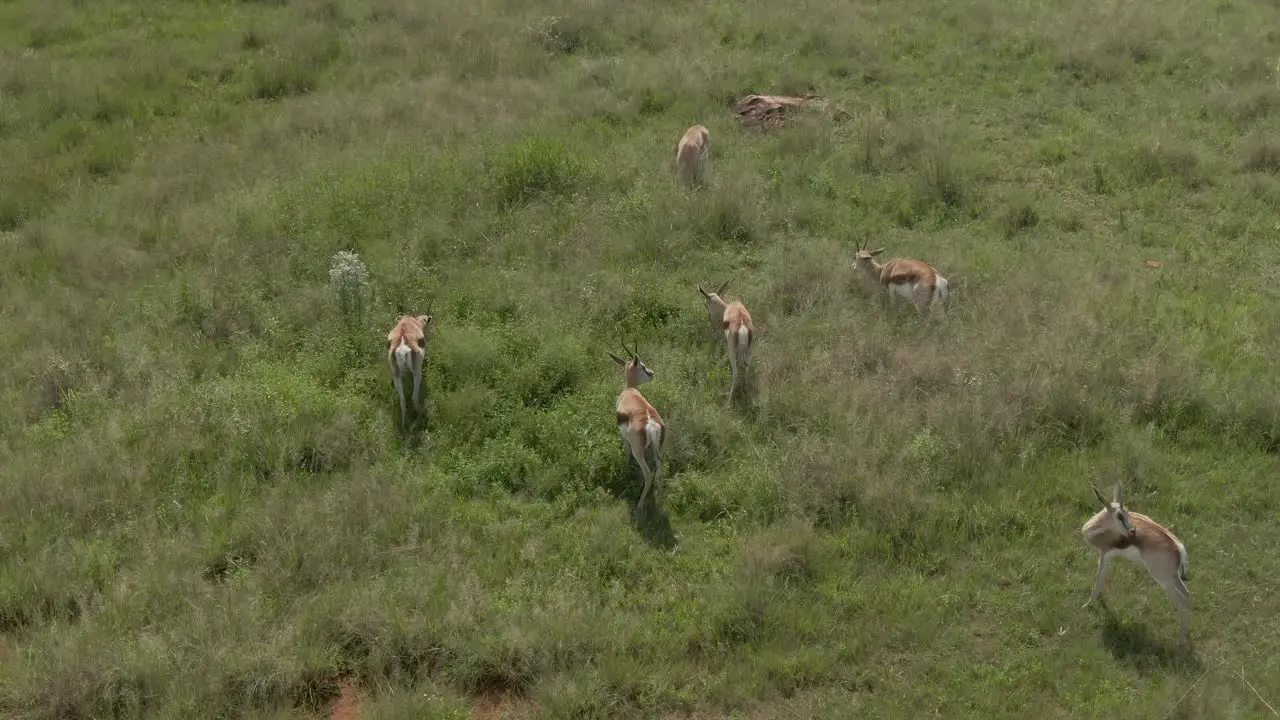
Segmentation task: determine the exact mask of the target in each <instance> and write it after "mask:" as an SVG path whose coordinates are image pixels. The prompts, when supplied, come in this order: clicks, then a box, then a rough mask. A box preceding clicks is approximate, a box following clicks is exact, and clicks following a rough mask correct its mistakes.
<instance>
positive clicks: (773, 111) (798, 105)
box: [733, 95, 849, 130]
mask: <svg viewBox="0 0 1280 720" xmlns="http://www.w3.org/2000/svg"><path fill="white" fill-rule="evenodd" d="M805 110H816V111H819V112H822V113H824V114H829V115H830V116H831V119H832V120H835V121H836V122H843V121H845V120H848V119H849V113H848V112H846V111H845V110H843V109H842V108H840V107H837V106H836V105H834V104H832V103H831V102H830V101H828V100H824V99H823V98H820V97H818V96H816V95H805V96H803V97H795V96H791V95H747V96H746V97H744V98H742V99H741V100H739V101H738V102H737V103H735V104H734V106H733V114H735V115H737V116H738V122H739V123H741V124H742V127H743V129H747V130H773V129H776V128H779V127H781V126H782V125H783V124H785V123H786V122H787V120H788V119H789V118H791V117H793V116H795V114H796V113H797V112H800V111H805Z"/></svg>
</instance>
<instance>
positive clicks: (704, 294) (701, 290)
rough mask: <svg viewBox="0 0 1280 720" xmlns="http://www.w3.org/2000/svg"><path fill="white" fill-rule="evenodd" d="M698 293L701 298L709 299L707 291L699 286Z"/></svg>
mask: <svg viewBox="0 0 1280 720" xmlns="http://www.w3.org/2000/svg"><path fill="white" fill-rule="evenodd" d="M698 292H699V293H701V294H702V297H709V295H708V294H707V291H706V290H703V289H702V286H701V285H699V286H698Z"/></svg>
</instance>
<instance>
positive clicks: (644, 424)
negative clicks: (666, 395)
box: [609, 344, 667, 510]
mask: <svg viewBox="0 0 1280 720" xmlns="http://www.w3.org/2000/svg"><path fill="white" fill-rule="evenodd" d="M622 349H623V350H626V352H627V354H628V355H630V356H631V357H630V359H629V360H624V359H622V358H620V357H618V356H617V355H614V354H613V353H609V357H611V358H613V359H614V361H615V362H617V363H618V364H619V365H621V366H622V382H623V388H622V392H621V393H620V394H619V395H618V403H617V406H616V408H615V409H616V410H617V419H618V433H619V434H620V435H622V444H623V446H624V447H625V448H626V451H627V456H628V457H634V458H635V459H636V462H638V463H639V464H640V471H641V472H642V473H644V490H642V491H641V492H640V502H638V503H637V504H636V509H637V510H639V509H640V508H641V507H642V506H643V505H644V501H645V498H647V497H649V488H650V487H652V486H654V485H655V484H656V485H657V488H656V490H655V491H654V503H655V504H660V503H661V498H662V480H661V475H662V446H663V444H664V443H665V442H666V439H667V427H666V425H665V424H663V422H662V416H661V415H659V414H658V411H657V409H656V408H654V407H653V406H652V405H650V404H649V401H648V400H645V399H644V395H641V394H640V390H638V388H639V387H640V386H641V385H643V384H645V383H647V382H649V381H650V380H652V379H653V378H654V375H655V374H654V372H653V371H652V370H650V369H649V367H648V366H647V365H645V364H644V362H642V361H641V360H640V356H639V355H637V354H636V352H635V351H634V350H628V349H627V346H626V345H625V344H624V345H623V346H622ZM646 455H647V456H648V457H649V458H650V459H652V460H653V471H652V472H650V471H649V465H648V463H647V462H646V461H645V458H646Z"/></svg>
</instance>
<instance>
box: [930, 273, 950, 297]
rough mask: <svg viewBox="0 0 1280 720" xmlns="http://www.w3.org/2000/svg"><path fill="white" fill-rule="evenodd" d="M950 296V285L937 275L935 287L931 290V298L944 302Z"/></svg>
mask: <svg viewBox="0 0 1280 720" xmlns="http://www.w3.org/2000/svg"><path fill="white" fill-rule="evenodd" d="M950 295H951V283H949V282H947V279H946V278H944V277H942V276H941V275H939V276H938V284H937V285H935V286H934V288H933V297H934V298H935V299H937V300H940V301H942V302H946V301H947V298H948V297H949V296H950Z"/></svg>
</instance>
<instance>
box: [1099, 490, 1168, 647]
mask: <svg viewBox="0 0 1280 720" xmlns="http://www.w3.org/2000/svg"><path fill="white" fill-rule="evenodd" d="M1093 494H1094V497H1096V498H1098V502H1099V503H1100V504H1101V505H1102V509H1101V510H1099V511H1098V512H1097V513H1096V514H1095V515H1094V516H1093V517H1091V518H1089V520H1088V521H1087V522H1085V524H1084V526H1083V527H1081V528H1080V532H1081V534H1082V535H1083V536H1084V542H1085V544H1086V545H1088V546H1089V547H1091V548H1093V549H1094V550H1097V551H1098V575H1097V577H1096V578H1095V579H1094V581H1093V594H1092V595H1090V596H1089V600H1088V602H1086V603H1085V604H1084V607H1089V606H1090V605H1092V604H1093V603H1094V602H1095V601H1096V600H1097V599H1098V598H1100V597H1101V596H1102V591H1103V589H1104V587H1105V585H1106V579H1107V565H1108V563H1110V561H1111V558H1113V557H1115V556H1117V555H1118V556H1120V557H1124V558H1127V559H1129V560H1131V561H1133V562H1136V563H1140V564H1142V565H1143V566H1144V567H1146V568H1147V572H1148V573H1150V574H1151V578H1152V579H1153V580H1155V581H1156V583H1157V584H1159V585H1160V587H1162V588H1164V589H1165V592H1167V593H1168V594H1169V599H1171V600H1173V604H1174V605H1176V606H1177V608H1178V641H1179V642H1180V643H1182V644H1184V645H1185V644H1186V643H1187V636H1188V625H1189V624H1190V613H1191V591H1190V590H1188V589H1187V582H1188V581H1189V580H1190V579H1191V574H1190V572H1189V567H1188V561H1187V548H1186V547H1185V546H1184V545H1183V544H1182V542H1181V541H1180V540H1178V538H1177V537H1175V536H1174V534H1173V533H1171V532H1169V530H1168V529H1167V528H1165V527H1164V526H1162V525H1161V524H1160V523H1158V522H1156V521H1155V520H1152V519H1151V518H1149V517H1147V516H1146V515H1143V514H1141V513H1136V512H1130V511H1129V509H1128V508H1126V507H1125V505H1124V493H1123V492H1122V490H1121V488H1120V485H1119V484H1118V483H1117V484H1116V488H1115V492H1114V493H1113V494H1112V498H1111V502H1107V500H1106V498H1104V497H1102V493H1100V492H1098V489H1097V488H1093Z"/></svg>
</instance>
